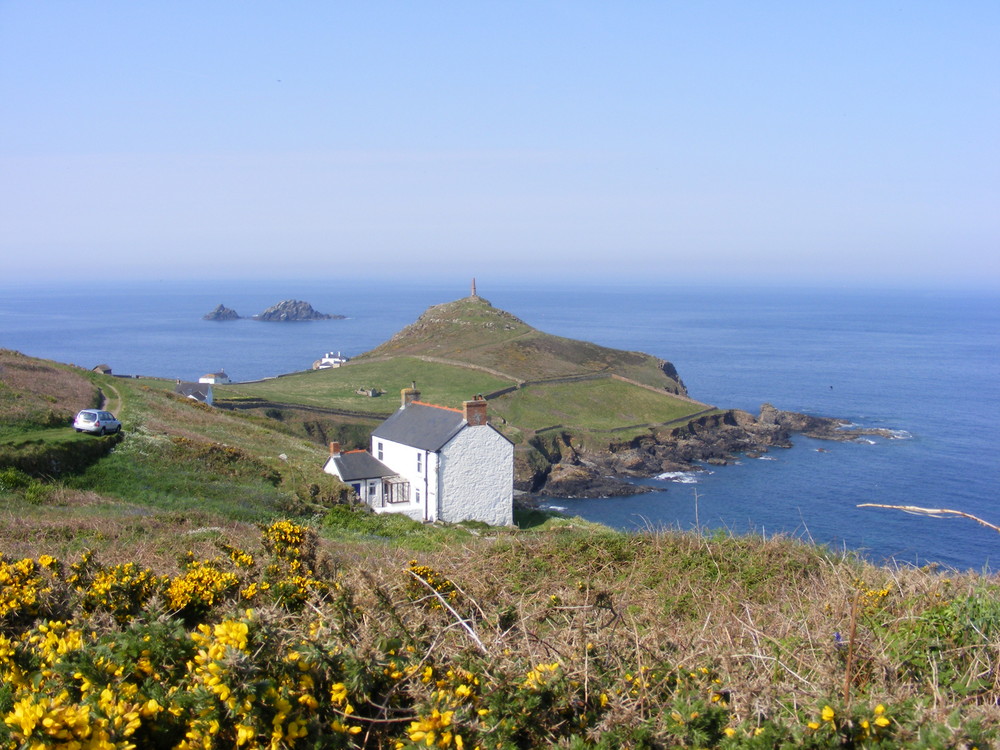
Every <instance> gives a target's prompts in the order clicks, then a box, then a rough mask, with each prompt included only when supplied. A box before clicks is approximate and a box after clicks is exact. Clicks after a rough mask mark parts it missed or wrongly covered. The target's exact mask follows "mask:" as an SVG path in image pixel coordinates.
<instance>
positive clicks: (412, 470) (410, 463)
mask: <svg viewBox="0 0 1000 750" xmlns="http://www.w3.org/2000/svg"><path fill="white" fill-rule="evenodd" d="M379 443H381V444H382V457H381V459H379V460H381V461H382V463H384V464H385V465H386V466H388V467H389V468H390V469H392V470H393V471H394V472H396V473H397V474H399V476H401V477H403V478H404V479H406V481H407V482H409V483H410V504H409V505H403V504H400V503H393V504H392V505H389V504H388V503H387V504H386V507H385V508H384V510H385V511H395V512H400V513H406V514H407V515H408V516H410V517H411V518H419V519H420V520H425V519H426V520H429V521H434V520H437V519H435V518H434V517H433V516H432V515H430V514H429V512H428V508H432V507H435V506H436V504H437V486H436V483H435V485H434V486H433V487H431V483H430V482H429V481H428V480H429V478H430V477H434V476H435V475H436V473H437V472H436V466H437V457H436V456H434V454H430V455H431V456H434V460H433V461H432V462H431V463H432V464H433V465H434V468H432V470H431V471H432V473H431V474H428V473H427V471H428V467H427V463H428V456H427V452H426V451H423V450H420V449H418V448H414V447H413V446H412V445H403V444H402V443H396V442H393V441H392V440H386V439H385V438H376V437H372V443H371V451H372V455H373V456H375V457H376V458H379V451H378V445H379ZM417 454H420V456H421V464H420V466H421V471H420V472H419V473H418V472H417ZM417 490H420V502H419V503H418V502H417V500H416V496H417ZM429 490H432V492H430V493H429V492H428V491H429ZM428 494H432V495H433V498H434V500H433V502H434V504H435V505H432V506H428ZM418 510H419V512H416V511H418Z"/></svg>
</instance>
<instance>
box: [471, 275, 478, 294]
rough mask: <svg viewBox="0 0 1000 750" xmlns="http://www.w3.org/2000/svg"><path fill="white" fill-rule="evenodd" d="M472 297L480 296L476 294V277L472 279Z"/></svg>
mask: <svg viewBox="0 0 1000 750" xmlns="http://www.w3.org/2000/svg"><path fill="white" fill-rule="evenodd" d="M472 296H473V297H478V296H479V295H478V294H476V277H475V276H473V277H472Z"/></svg>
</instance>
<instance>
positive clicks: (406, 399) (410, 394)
mask: <svg viewBox="0 0 1000 750" xmlns="http://www.w3.org/2000/svg"><path fill="white" fill-rule="evenodd" d="M399 395H400V398H401V400H402V404H401V406H402V408H404V409H405V408H406V405H407V404H410V403H412V402H414V401H416V400H417V399H419V398H420V391H418V390H417V384H416V381H414V382H413V383H412V384H411V385H410V387H409V388H404V389H403V390H401V391H400V392H399Z"/></svg>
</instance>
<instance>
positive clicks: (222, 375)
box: [198, 370, 233, 385]
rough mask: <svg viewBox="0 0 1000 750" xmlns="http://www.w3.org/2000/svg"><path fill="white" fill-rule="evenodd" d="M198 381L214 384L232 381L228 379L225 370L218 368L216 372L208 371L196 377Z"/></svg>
mask: <svg viewBox="0 0 1000 750" xmlns="http://www.w3.org/2000/svg"><path fill="white" fill-rule="evenodd" d="M198 382H199V383H212V384H215V385H225V384H227V383H232V382H233V381H232V380H230V379H229V376H228V375H226V371H225V370H219V371H218V372H208V373H205V374H204V375H202V376H201V377H200V378H198Z"/></svg>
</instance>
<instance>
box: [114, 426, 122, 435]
mask: <svg viewBox="0 0 1000 750" xmlns="http://www.w3.org/2000/svg"><path fill="white" fill-rule="evenodd" d="M121 431H122V426H121V425H118V426H117V427H115V434H116V435H117V434H118V433H119V432H121Z"/></svg>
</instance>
